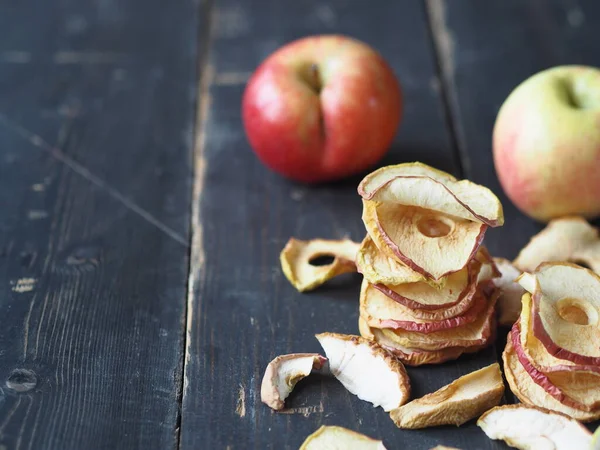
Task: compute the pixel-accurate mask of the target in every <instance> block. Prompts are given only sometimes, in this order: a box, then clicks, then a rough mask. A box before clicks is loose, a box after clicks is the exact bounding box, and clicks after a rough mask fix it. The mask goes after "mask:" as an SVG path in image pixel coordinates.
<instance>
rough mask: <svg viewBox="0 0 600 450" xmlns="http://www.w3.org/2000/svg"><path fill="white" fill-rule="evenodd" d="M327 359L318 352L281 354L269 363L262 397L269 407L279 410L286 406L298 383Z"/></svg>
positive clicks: (264, 378) (261, 393) (261, 392)
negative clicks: (285, 403)
mask: <svg viewBox="0 0 600 450" xmlns="http://www.w3.org/2000/svg"><path fill="white" fill-rule="evenodd" d="M326 361H327V359H326V358H324V357H323V356H321V355H319V354H316V353H293V354H290V355H281V356H278V357H277V358H275V359H274V360H273V361H271V362H270V363H269V365H268V366H267V369H266V370H265V375H264V377H263V380H262V385H261V388H260V399H261V400H262V402H263V403H265V404H266V405H268V406H269V407H271V408H273V409H275V410H278V409H282V408H283V406H284V401H285V399H286V398H287V397H288V396H289V395H290V393H291V392H292V390H293V389H294V386H296V383H297V382H298V381H300V380H301V379H302V378H304V377H306V376H308V375H310V373H311V372H312V371H313V370H319V369H321V367H323V364H325V362H326Z"/></svg>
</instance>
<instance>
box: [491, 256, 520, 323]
mask: <svg viewBox="0 0 600 450" xmlns="http://www.w3.org/2000/svg"><path fill="white" fill-rule="evenodd" d="M494 262H495V263H496V267H497V268H498V270H499V271H500V274H501V275H500V277H499V278H496V279H495V280H494V284H495V285H496V287H497V288H498V289H499V290H500V297H499V298H498V323H499V324H500V325H507V326H512V324H514V323H515V322H516V321H517V320H519V315H520V314H521V297H522V296H523V293H524V292H525V289H523V287H522V286H521V285H520V284H519V283H517V282H516V280H517V278H518V277H519V276H520V275H521V271H520V270H519V269H517V268H516V267H515V266H513V265H512V263H511V262H510V261H508V260H507V259H504V258H494Z"/></svg>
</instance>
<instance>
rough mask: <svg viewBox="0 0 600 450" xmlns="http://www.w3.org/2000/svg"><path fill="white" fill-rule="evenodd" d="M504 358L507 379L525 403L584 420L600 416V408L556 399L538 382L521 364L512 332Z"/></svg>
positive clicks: (514, 392) (513, 390)
mask: <svg viewBox="0 0 600 450" xmlns="http://www.w3.org/2000/svg"><path fill="white" fill-rule="evenodd" d="M502 360H503V361H504V375H505V377H506V381H507V382H508V385H509V386H510V389H511V391H512V392H513V394H515V396H517V398H518V399H519V400H521V401H522V402H523V403H526V404H528V405H533V406H539V407H542V408H546V409H549V410H551V411H555V412H560V413H563V414H566V415H567V416H570V417H572V418H573V419H576V420H580V421H582V422H591V421H593V420H596V419H599V418H600V410H596V411H593V412H588V411H581V410H579V409H576V408H571V407H570V406H567V405H564V404H562V403H561V402H559V401H558V400H556V399H555V398H554V397H552V396H551V395H550V394H548V392H546V391H545V390H544V388H543V387H541V386H540V385H538V384H536V383H535V382H534V381H533V379H532V378H531V376H530V375H529V374H528V373H527V371H526V370H525V368H524V367H523V366H522V365H521V362H520V361H519V358H518V357H517V354H516V352H515V349H514V347H513V345H512V340H511V337H510V334H509V336H508V339H507V341H506V348H505V349H504V352H503V353H502Z"/></svg>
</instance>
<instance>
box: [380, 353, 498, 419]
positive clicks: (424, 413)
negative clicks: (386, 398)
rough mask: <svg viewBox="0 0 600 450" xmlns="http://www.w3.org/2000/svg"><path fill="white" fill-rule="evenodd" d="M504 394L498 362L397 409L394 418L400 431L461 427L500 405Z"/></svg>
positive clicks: (393, 414)
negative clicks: (451, 426)
mask: <svg viewBox="0 0 600 450" xmlns="http://www.w3.org/2000/svg"><path fill="white" fill-rule="evenodd" d="M503 394H504V382H503V381H502V373H501V372H500V365H499V364H498V363H494V364H491V365H489V366H487V367H484V368H483V369H479V370H476V371H475V372H471V373H469V374H467V375H463V376H462V377H460V378H458V379H456V380H454V381H453V382H452V383H450V384H449V385H447V386H444V387H442V388H441V389H438V390H437V391H436V392H432V393H431V394H427V395H425V396H423V397H421V398H418V399H416V400H413V401H411V402H409V403H407V404H406V405H403V406H401V407H399V408H396V409H394V410H393V411H392V412H391V413H390V417H391V418H392V420H393V421H394V423H395V424H396V426H397V427H398V428H404V429H419V428H427V427H434V426H438V425H456V426H460V425H462V424H463V423H465V422H468V421H469V420H471V419H473V418H475V417H477V416H479V415H480V414H481V413H483V412H484V411H487V410H489V409H490V408H492V407H494V406H496V405H498V403H500V401H501V400H502V395H503Z"/></svg>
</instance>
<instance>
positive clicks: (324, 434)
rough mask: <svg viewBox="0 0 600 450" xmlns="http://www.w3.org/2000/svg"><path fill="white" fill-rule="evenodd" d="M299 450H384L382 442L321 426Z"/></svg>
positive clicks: (339, 428)
mask: <svg viewBox="0 0 600 450" xmlns="http://www.w3.org/2000/svg"><path fill="white" fill-rule="evenodd" d="M300 450H385V447H384V445H383V442H381V441H378V440H375V439H372V438H370V437H368V436H365V435H364V434H360V433H357V432H356V431H352V430H348V429H347V428H343V427H336V426H325V425H323V426H322V427H321V428H319V429H318V430H317V431H315V432H314V433H313V434H311V435H310V436H308V437H307V438H306V440H305V441H304V443H303V444H302V446H301V447H300Z"/></svg>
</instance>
